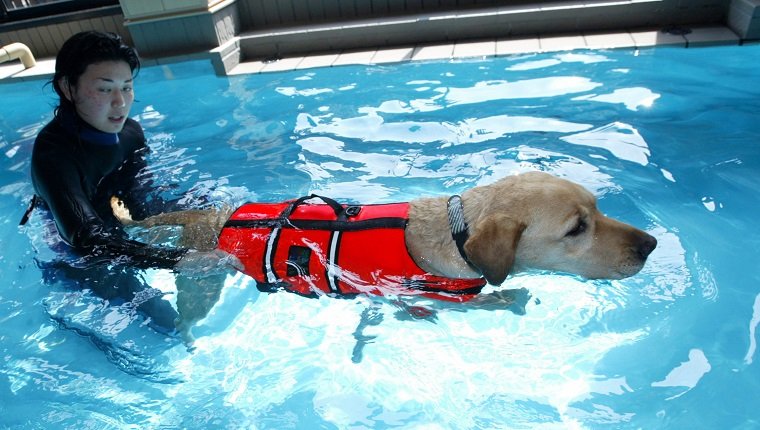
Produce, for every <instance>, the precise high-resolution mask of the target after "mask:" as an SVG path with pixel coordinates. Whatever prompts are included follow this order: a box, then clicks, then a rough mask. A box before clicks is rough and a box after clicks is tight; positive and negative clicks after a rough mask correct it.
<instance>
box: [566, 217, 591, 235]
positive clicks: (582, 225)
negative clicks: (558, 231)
mask: <svg viewBox="0 0 760 430" xmlns="http://www.w3.org/2000/svg"><path fill="white" fill-rule="evenodd" d="M587 227H588V225H587V224H586V221H583V220H582V219H581V220H578V224H576V225H575V227H573V229H572V230H570V231H568V232H567V234H565V236H569V237H574V236H578V235H579V234H581V233H583V232H584V231H586V228H587Z"/></svg>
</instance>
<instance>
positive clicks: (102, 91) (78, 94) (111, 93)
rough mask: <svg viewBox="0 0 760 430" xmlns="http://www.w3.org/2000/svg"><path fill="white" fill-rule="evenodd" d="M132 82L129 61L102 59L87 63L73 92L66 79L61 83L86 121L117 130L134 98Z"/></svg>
mask: <svg viewBox="0 0 760 430" xmlns="http://www.w3.org/2000/svg"><path fill="white" fill-rule="evenodd" d="M132 84H133V82H132V70H131V69H130V68H129V64H127V63H126V62H124V61H103V62H100V63H93V64H90V65H89V66H87V68H86V69H85V70H84V73H82V75H81V76H80V77H79V81H78V82H77V84H76V86H72V88H71V91H70V90H69V88H68V86H67V85H66V83H65V82H62V83H61V85H60V86H61V88H62V89H63V91H64V93H65V95H66V98H68V99H69V100H71V101H72V102H73V103H74V106H75V107H76V110H77V113H78V114H79V116H80V117H81V118H82V119H83V120H85V122H87V123H88V124H90V125H91V126H92V127H94V128H96V129H97V130H100V131H104V132H106V133H118V132H120V131H121V129H122V128H123V127H124V122H125V121H126V120H127V117H128V116H129V109H130V108H131V107H132V102H133V101H134V99H135V95H134V91H133V88H132ZM72 91H73V93H72Z"/></svg>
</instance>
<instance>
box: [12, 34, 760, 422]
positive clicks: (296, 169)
mask: <svg viewBox="0 0 760 430" xmlns="http://www.w3.org/2000/svg"><path fill="white" fill-rule="evenodd" d="M757 64H760V46H757V45H755V46H743V47H719V48H692V49H669V48H658V49H654V50H644V51H640V52H633V51H630V50H620V51H593V52H592V51H589V52H572V53H551V54H549V53H547V54H540V55H521V56H511V57H503V58H496V59H488V60H482V61H481V60H477V61H476V60H472V61H456V62H433V63H409V64H400V65H389V66H369V67H359V66H357V67H341V68H332V69H315V70H305V71H295V72H287V73H277V74H265V75H254V76H241V77H232V78H218V77H214V76H213V75H212V72H211V68H210V66H208V65H207V64H206V63H203V62H189V63H180V64H174V65H170V66H161V67H147V68H145V69H143V71H142V72H141V74H140V76H139V78H138V81H137V98H138V102H137V103H136V104H135V107H134V109H133V114H134V115H135V117H136V118H137V119H138V120H139V121H140V122H141V123H142V124H143V126H144V127H145V129H146V132H147V135H148V136H149V140H150V144H151V146H152V147H153V148H154V152H153V154H152V155H151V160H150V161H151V169H152V170H153V172H154V173H155V174H156V176H157V178H158V182H159V183H158V185H161V186H163V187H164V188H163V192H164V193H166V194H167V195H170V196H182V197H183V198H184V199H185V202H186V203H189V204H196V203H197V204H204V202H209V201H215V202H222V201H223V202H227V203H231V204H236V203H240V202H243V201H247V200H250V201H279V200H283V199H288V198H293V197H297V196H300V195H303V194H306V193H309V192H318V193H321V194H324V195H328V196H332V197H334V198H337V199H339V200H342V201H346V202H350V201H360V202H365V203H375V202H390V201H405V200H409V199H412V198H415V197H418V196H422V195H425V196H429V195H449V194H453V193H458V192H461V191H463V190H465V189H467V188H468V187H472V186H475V185H479V184H487V183H490V182H493V181H495V180H496V179H498V178H500V177H502V176H505V175H509V174H514V173H518V172H522V171H529V170H544V171H547V172H551V173H553V174H556V175H559V176H562V177H566V178H568V179H571V180H574V181H576V182H578V183H580V184H582V185H584V186H586V187H587V188H589V189H590V190H592V191H593V192H594V193H595V194H596V195H597V196H598V197H599V204H600V207H601V209H602V210H603V211H604V212H605V213H606V214H608V215H610V216H613V217H616V218H619V219H622V220H624V221H626V222H629V223H632V224H634V225H637V226H639V227H641V228H643V229H645V230H647V231H648V232H650V233H651V234H653V235H654V236H656V237H657V239H658V241H659V246H658V248H657V249H656V250H655V251H654V253H653V254H652V255H651V257H650V260H649V262H648V263H647V265H646V267H645V268H644V270H643V271H642V272H641V273H640V274H638V275H637V276H634V277H632V278H629V279H625V280H621V281H612V282H610V281H586V280H583V279H579V278H576V277H572V276H566V275H559V274H552V273H543V272H533V273H525V274H520V275H518V276H515V277H511V278H509V279H508V280H507V281H506V282H504V284H503V285H500V286H495V287H489V288H492V289H496V290H507V289H514V290H517V291H518V294H517V295H516V296H517V299H518V301H517V303H516V304H515V305H513V306H511V307H510V308H508V309H477V308H474V307H472V306H468V305H467V304H464V305H457V306H452V305H450V304H446V305H444V304H441V303H432V302H425V303H421V304H423V305H425V306H428V307H429V308H430V309H432V310H435V311H436V312H437V319H436V320H434V321H430V320H416V319H412V318H409V317H408V316H405V315H404V314H403V312H399V309H398V307H396V306H394V305H393V303H392V302H391V301H390V300H385V301H375V302H374V303H373V301H371V300H369V299H367V298H357V299H355V300H338V299H330V298H321V299H307V298H303V297H300V296H297V295H294V294H288V293H275V294H266V293H258V292H257V291H256V288H255V285H254V282H253V281H251V280H249V279H247V278H245V277H243V276H235V277H229V278H228V279H227V282H226V288H225V290H224V292H223V294H222V298H221V301H220V303H218V304H217V306H216V307H215V308H214V310H213V311H212V313H211V314H210V315H209V317H208V318H207V319H206V320H204V321H201V323H200V325H199V327H198V328H197V330H196V334H197V336H198V341H197V343H196V349H195V350H194V351H193V352H188V351H187V350H186V348H184V346H183V345H182V344H181V343H180V342H179V341H178V340H176V339H175V338H171V337H167V336H165V335H162V334H159V333H157V332H155V331H153V329H152V328H151V327H150V326H149V325H146V324H145V321H144V320H143V318H142V317H141V316H140V315H139V314H136V313H135V312H133V310H132V308H131V307H130V306H128V304H117V303H110V304H109V303H106V302H104V301H102V300H100V299H98V298H97V297H95V296H93V295H92V294H90V293H89V292H87V291H78V290H74V289H71V288H69V287H67V286H66V285H64V284H62V283H61V282H55V281H54V280H53V281H50V280H46V279H43V276H42V273H41V271H40V269H39V268H38V264H37V263H36V262H44V261H50V260H52V259H53V258H54V257H55V255H54V253H53V251H51V250H50V249H49V247H48V246H47V245H46V243H45V240H44V237H45V234H44V232H45V229H49V228H50V225H49V223H47V222H46V221H45V220H44V218H43V217H41V216H40V215H39V214H35V215H34V216H33V217H32V220H31V221H30V223H29V225H27V226H26V227H24V228H20V227H17V223H18V220H19V218H20V217H21V214H22V213H23V210H24V208H25V207H26V204H27V202H28V200H29V198H30V197H31V195H32V187H31V185H30V182H29V176H28V175H29V174H28V171H29V158H30V153H31V146H32V142H33V138H34V136H35V134H36V132H37V131H38V130H39V129H40V128H41V127H42V125H43V124H44V123H45V122H46V121H48V120H49V118H50V111H51V106H52V105H53V103H54V100H53V98H52V96H51V90H50V88H49V87H46V88H43V87H42V83H41V82H27V83H19V84H2V85H0V95H1V97H2V103H0V111H1V112H2V117H1V118H0V153H1V154H2V155H0V208H1V209H2V210H1V211H0V220H2V222H0V225H1V227H0V247H2V249H3V253H2V255H0V261H1V262H2V267H3V278H4V282H3V285H2V287H0V327H2V329H1V330H2V331H0V356H1V357H2V367H0V427H3V428H5V427H8V428H64V429H80V428H92V429H111V428H125V429H131V428H135V429H137V428H140V429H143V428H258V429H314V428H322V429H333V428H335V429H347V428H378V429H383V428H405V429H407V428H416V429H449V428H450V429H481V428H482V429H494V428H510V429H520V428H524V429H565V428H616V429H617V428H646V429H653V428H674V429H675V428H678V429H681V428H739V429H749V428H758V427H760V412H758V408H757V399H758V397H759V396H760V382H759V381H760V371H759V368H758V365H760V363H758V361H760V356H759V354H758V351H757V341H758V333H757V328H758V324H759V323H760V276H758V271H757V270H758V265H759V264H758V263H760V261H759V260H760V258H759V257H760V234H759V233H758V229H757V226H756V224H757V213H758V204H759V203H758V202H760V191H758V184H760V177H759V176H760V175H759V174H758V172H759V171H760V170H759V169H760V131H758V124H760V120H759V118H758V112H760V85H758V84H757V83H758V81H759V78H760V69H758V68H757ZM144 276H145V278H146V279H147V280H148V282H150V283H151V285H154V286H156V287H158V288H161V289H163V290H165V291H167V292H168V293H170V294H169V296H167V297H170V298H171V297H172V294H171V293H173V291H174V288H175V287H174V280H173V276H172V274H171V273H170V272H166V271H155V270H154V271H148V272H146V273H145V275H144Z"/></svg>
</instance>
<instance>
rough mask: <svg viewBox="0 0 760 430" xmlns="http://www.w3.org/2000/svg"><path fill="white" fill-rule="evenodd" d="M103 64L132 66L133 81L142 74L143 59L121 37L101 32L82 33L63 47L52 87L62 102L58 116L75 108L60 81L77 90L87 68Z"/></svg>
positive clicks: (56, 59) (51, 81)
mask: <svg viewBox="0 0 760 430" xmlns="http://www.w3.org/2000/svg"><path fill="white" fill-rule="evenodd" d="M102 61H124V62H126V63H127V64H129V69H130V70H131V71H132V77H135V76H137V73H139V71H140V57H139V56H138V55H137V50H136V49H135V48H133V47H131V46H129V45H127V44H125V43H124V42H123V40H122V39H121V36H119V35H118V34H114V33H103V32H100V31H83V32H81V33H77V34H75V35H73V36H71V37H70V38H69V39H68V40H66V42H64V43H63V46H61V50H60V51H58V55H57V56H56V57H55V74H54V75H53V77H52V79H51V80H50V83H52V84H53V89H55V92H56V93H57V94H58V97H59V98H60V103H59V105H58V107H57V108H56V110H55V112H56V115H57V114H58V111H59V110H60V109H61V108H73V107H74V106H73V103H72V102H71V101H69V100H68V99H67V98H66V96H65V93H64V92H63V89H62V88H61V82H60V81H61V78H66V85H68V86H69V87H74V86H76V84H77V82H78V81H79V77H80V76H82V74H83V73H84V71H85V70H86V69H87V66H89V65H90V64H95V63H100V62H102Z"/></svg>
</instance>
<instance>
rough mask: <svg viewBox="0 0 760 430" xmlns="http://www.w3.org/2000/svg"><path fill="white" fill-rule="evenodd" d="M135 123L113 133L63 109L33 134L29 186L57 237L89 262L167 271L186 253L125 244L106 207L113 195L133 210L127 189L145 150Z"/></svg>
mask: <svg viewBox="0 0 760 430" xmlns="http://www.w3.org/2000/svg"><path fill="white" fill-rule="evenodd" d="M147 149H148V148H147V146H146V144H145V136H144V135H143V131H142V128H141V127H140V125H139V124H138V123H137V122H136V121H134V120H132V119H127V122H126V124H125V125H124V128H123V129H122V131H121V132H120V133H118V137H117V135H114V134H111V133H104V132H100V131H98V130H95V129H93V128H92V127H90V126H88V125H87V124H86V123H84V121H82V120H81V119H79V117H78V116H77V115H76V114H75V113H73V112H70V111H66V110H63V111H61V112H59V114H58V116H57V117H56V118H55V119H53V120H52V121H51V122H50V123H48V124H47V125H46V126H45V127H44V128H43V129H42V131H41V132H40V133H39V135H38V136H37V139H36V141H35V142H34V150H33V152H32V183H33V184H34V189H35V191H36V193H37V195H38V197H39V198H41V199H42V201H43V202H44V203H45V204H46V206H47V207H48V208H49V209H50V211H51V213H52V215H53V218H54V219H55V223H56V226H57V227H58V233H59V234H60V235H61V238H63V240H64V241H65V242H66V243H67V244H69V245H70V246H72V247H73V248H74V249H75V250H76V251H77V252H78V253H80V254H82V255H86V256H88V257H90V258H91V259H95V260H103V261H109V262H112V261H113V260H116V259H118V262H119V263H122V264H124V265H127V266H133V267H139V268H148V267H154V268H171V267H173V266H174V264H175V263H177V261H179V259H180V258H181V257H182V256H183V255H184V254H185V252H187V251H186V250H184V249H171V248H161V247H156V246H150V245H147V244H144V243H141V242H137V241H134V240H130V239H129V238H128V237H127V235H126V233H125V232H124V231H123V230H122V229H121V227H120V224H119V223H118V220H116V218H115V217H114V216H113V213H112V212H111V208H110V196H111V195H118V196H119V197H121V198H122V199H123V200H125V201H126V203H127V206H128V207H129V208H130V209H131V210H132V211H133V214H134V212H137V216H136V217H137V218H140V212H142V208H143V207H144V204H143V203H144V202H139V201H136V198H135V196H134V194H133V193H132V190H133V189H136V188H140V186H139V184H138V183H137V175H138V173H139V171H140V170H141V169H142V168H143V167H144V160H143V155H144V153H145V152H147Z"/></svg>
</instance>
